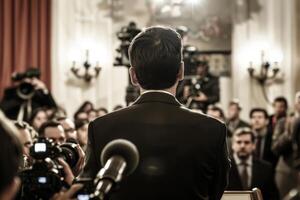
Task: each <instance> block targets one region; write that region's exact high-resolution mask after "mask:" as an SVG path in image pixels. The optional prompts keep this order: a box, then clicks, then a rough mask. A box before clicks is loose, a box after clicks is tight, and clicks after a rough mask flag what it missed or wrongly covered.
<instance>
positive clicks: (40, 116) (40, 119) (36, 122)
mask: <svg viewBox="0 0 300 200" xmlns="http://www.w3.org/2000/svg"><path fill="white" fill-rule="evenodd" d="M47 119H48V117H47V113H46V112H45V111H43V110H41V111H39V112H38V113H37V114H36V116H35V117H34V119H33V120H32V127H33V128H34V129H35V130H38V129H39V128H40V127H41V125H42V124H43V123H45V122H46V121H47Z"/></svg>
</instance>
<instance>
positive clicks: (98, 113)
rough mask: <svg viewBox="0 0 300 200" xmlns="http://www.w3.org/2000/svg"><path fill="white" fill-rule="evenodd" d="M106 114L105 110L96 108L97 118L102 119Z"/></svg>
mask: <svg viewBox="0 0 300 200" xmlns="http://www.w3.org/2000/svg"><path fill="white" fill-rule="evenodd" d="M107 113H108V110H107V109H106V108H98V109H97V117H102V116H104V115H106V114H107Z"/></svg>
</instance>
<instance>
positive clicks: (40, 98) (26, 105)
mask: <svg viewBox="0 0 300 200" xmlns="http://www.w3.org/2000/svg"><path fill="white" fill-rule="evenodd" d="M41 107H45V108H56V107H57V106H56V103H55V100H54V99H53V97H52V95H51V93H50V92H49V90H48V89H47V87H46V85H45V84H44V83H43V82H42V81H41V80H40V79H39V78H38V77H28V78H24V79H22V80H20V81H19V82H16V84H15V85H14V86H12V87H9V88H7V89H5V91H4V96H3V98H2V100H1V102H0V108H1V109H2V110H3V112H4V113H5V115H6V116H7V117H8V118H10V119H14V120H19V121H28V120H29V118H30V116H31V114H32V112H33V111H34V110H35V109H37V108H41Z"/></svg>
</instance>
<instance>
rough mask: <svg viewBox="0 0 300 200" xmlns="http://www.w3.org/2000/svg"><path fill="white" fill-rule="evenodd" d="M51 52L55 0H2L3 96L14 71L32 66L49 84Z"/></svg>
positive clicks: (0, 50) (0, 90) (0, 55)
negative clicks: (52, 1) (52, 0)
mask: <svg viewBox="0 0 300 200" xmlns="http://www.w3.org/2000/svg"><path fill="white" fill-rule="evenodd" d="M50 52H51V0H0V97H2V95H3V91H4V89H5V88H6V87H8V86H10V85H11V84H12V82H11V78H10V77H11V74H12V73H13V72H19V71H20V72H22V71H25V70H26V69H28V68H30V67H37V68H39V69H40V71H41V80H42V81H44V82H45V83H46V85H47V86H48V88H49V87H50V84H51V83H50V80H51V63H50ZM49 89H50V88H49Z"/></svg>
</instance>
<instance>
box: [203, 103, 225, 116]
mask: <svg viewBox="0 0 300 200" xmlns="http://www.w3.org/2000/svg"><path fill="white" fill-rule="evenodd" d="M207 110H213V111H218V112H219V113H220V117H221V118H225V115H224V112H223V110H222V108H220V107H219V106H216V105H213V104H211V105H209V106H208V108H207Z"/></svg>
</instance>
